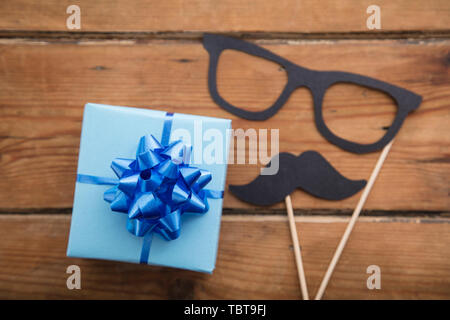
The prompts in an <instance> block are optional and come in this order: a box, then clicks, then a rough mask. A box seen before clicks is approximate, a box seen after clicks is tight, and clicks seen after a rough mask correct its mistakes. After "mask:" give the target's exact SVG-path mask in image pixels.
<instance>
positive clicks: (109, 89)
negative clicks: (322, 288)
mask: <svg viewBox="0 0 450 320" xmlns="http://www.w3.org/2000/svg"><path fill="white" fill-rule="evenodd" d="M257 43H259V44H261V45H263V46H264V47H266V48H268V49H269V50H272V51H273V52H275V53H277V54H279V55H281V56H283V57H285V58H287V59H290V60H291V61H293V62H295V63H298V64H301V65H303V66H305V67H309V68H315V69H319V70H324V69H331V70H343V71H350V72H357V73H361V74H364V75H368V76H372V77H376V78H379V79H381V80H384V81H389V82H391V83H393V84H396V85H400V86H403V87H406V88H408V89H410V90H413V91H415V92H417V93H419V94H421V95H423V97H424V102H423V104H422V105H421V106H420V108H419V110H418V111H417V112H416V113H414V114H412V115H411V116H409V117H408V118H407V120H406V122H405V124H404V126H403V128H402V129H401V130H400V132H399V134H398V136H397V139H396V145H395V148H393V150H392V152H391V154H390V156H389V160H388V161H387V162H386V165H385V166H384V167H383V170H382V172H381V174H380V177H379V179H378V181H377V184H376V186H375V188H374V190H373V191H372V193H371V195H370V198H369V200H368V202H367V204H366V207H365V209H368V210H406V211H408V210H416V211H420V210H423V211H428V210H430V211H447V210H448V208H449V207H450V205H449V197H448V192H447V191H448V170H449V164H450V162H449V153H448V146H449V143H450V140H449V139H450V138H449V137H450V136H449V135H448V115H449V106H450V105H449V102H448V101H449V95H450V80H449V74H448V66H449V63H448V61H449V48H450V45H449V44H450V42H449V40H439V41H436V40H427V41H419V42H415V41H400V40H396V41H394V40H387V41H362V40H361V41H331V42H330V41H287V42H286V41H284V42H281V43H280V42H279V41H261V42H258V41H257ZM0 50H1V52H2V54H1V55H0V66H1V69H2V73H1V74H0V87H1V88H2V89H1V90H0V106H1V108H0V117H1V123H0V137H1V139H0V169H1V171H2V179H0V208H1V210H2V211H8V210H11V209H16V210H18V211H19V210H20V211H25V212H26V211H27V210H28V209H37V210H38V209H40V208H41V209H42V208H68V207H71V206H72V201H73V190H74V184H75V173H76V166H77V155H78V147H79V137H80V129H81V119H82V111H83V105H84V104H85V103H86V102H97V103H106V104H112V105H127V106H136V107H147V108H154V109H161V110H167V111H172V112H181V113H183V112H188V113H193V114H200V115H210V116H218V117H225V118H232V119H233V127H234V128H244V129H248V128H256V129H260V128H268V129H280V151H289V152H292V153H295V154H299V153H300V152H303V151H305V150H309V149H315V150H317V151H320V152H321V153H322V154H323V155H324V156H325V157H326V158H327V159H329V161H330V162H331V163H332V164H333V166H335V167H336V168H337V169H338V170H339V171H340V172H342V174H343V175H344V176H347V177H349V178H351V179H367V178H368V176H369V174H370V171H371V169H372V168H373V165H374V163H375V161H376V158H377V157H378V153H374V154H368V155H353V154H350V153H347V152H344V151H342V150H340V149H338V148H337V147H335V146H333V145H331V144H330V143H328V142H327V141H326V140H325V139H324V138H323V137H321V136H320V135H319V134H318V132H317V130H316V128H315V126H314V123H313V113H312V107H311V96H310V94H309V93H308V92H307V90H306V89H300V90H298V91H296V92H295V93H294V94H293V95H292V96H291V98H290V100H289V101H288V103H287V104H286V105H285V106H284V107H283V108H282V110H281V111H280V112H279V113H278V114H277V115H276V116H275V117H273V118H272V119H270V120H269V121H265V122H250V121H245V120H242V119H238V118H236V117H233V116H232V115H230V114H229V113H227V112H225V111H223V110H222V109H220V108H219V107H218V106H217V105H215V104H214V102H213V101H212V100H211V98H210V96H209V93H208V89H207V84H206V74H207V66H208V55H207V53H206V51H205V50H204V49H203V47H202V45H201V43H200V42H198V41H195V42H182V41H151V42H148V43H142V44H141V43H139V42H136V41H96V42H92V41H88V42H80V43H75V44H74V43H48V42H45V41H36V42H29V41H23V40H2V41H1V42H0ZM228 58H229V59H228V60H226V62H225V65H224V66H225V68H224V70H225V72H223V81H224V85H223V90H229V93H230V94H231V95H232V97H233V99H234V100H235V101H238V102H239V101H241V102H247V103H250V104H252V105H255V106H258V105H259V104H263V103H266V102H267V96H266V95H264V93H265V92H269V93H270V92H271V90H268V89H270V88H273V87H275V85H276V83H275V80H281V81H282V79H280V75H282V73H283V72H282V71H280V70H279V68H272V67H268V68H265V64H264V63H265V61H256V63H252V64H249V63H246V62H247V61H246V60H245V59H242V57H241V56H235V55H230V56H229V57H228ZM242 61H245V65H243V62H242ZM324 61H326V63H324ZM245 66H248V69H247V71H246V70H245V69H244V67H245ZM262 67H264V69H263V68H262ZM238 75H239V76H238ZM255 77H256V78H257V79H261V80H259V81H253V80H254V79H255ZM241 78H242V79H241ZM241 80H242V84H241V82H240V81H241ZM236 83H239V84H240V85H238V86H236V85H235V84H236ZM245 83H251V84H252V85H251V86H250V85H245ZM332 98H333V99H331V101H333V103H332V105H331V108H329V109H327V110H328V111H327V114H326V117H329V118H330V119H331V121H332V123H334V124H336V127H337V129H338V130H341V132H342V133H343V134H344V135H346V136H347V137H349V136H352V135H353V136H355V134H354V131H353V130H355V132H358V130H360V129H367V130H368V131H369V134H373V136H376V135H379V134H380V133H381V134H382V133H383V132H384V131H383V127H384V126H385V125H386V119H387V117H388V115H389V112H388V111H387V110H388V109H386V99H382V98H379V97H377V96H374V95H372V94H371V93H370V92H367V91H364V90H360V89H354V90H350V91H344V92H343V93H342V94H340V93H339V92H337V93H335V94H334V95H333V96H332ZM373 98H375V100H373ZM374 109H376V110H377V111H376V112H375V113H374ZM379 110H383V111H379ZM355 123H356V126H355ZM366 123H370V126H366V127H367V128H366V127H365V124H366ZM339 128H340V129H339ZM356 136H357V135H356ZM247 151H248V150H247ZM105 166H109V163H105ZM257 174H259V166H257V165H231V166H229V171H228V176H227V182H228V183H230V184H243V183H247V182H249V181H251V180H252V179H253V178H254V177H255V176H256V175H257ZM358 196H359V195H356V196H355V197H352V198H350V199H348V200H344V201H339V202H327V201H323V200H319V199H315V198H313V197H310V196H308V195H307V194H305V193H303V192H301V191H295V192H294V194H293V197H292V200H293V205H294V207H296V208H302V209H336V210H342V209H343V210H349V209H353V208H354V206H355V204H356V201H357V198H358ZM224 206H225V208H251V207H250V206H249V205H247V204H244V203H242V202H240V201H238V200H237V199H236V198H234V197H233V196H232V195H230V194H229V193H226V194H225V199H224ZM275 208H281V207H280V206H275Z"/></svg>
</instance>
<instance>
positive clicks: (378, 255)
mask: <svg viewBox="0 0 450 320" xmlns="http://www.w3.org/2000/svg"><path fill="white" fill-rule="evenodd" d="M347 220H348V219H344V218H336V217H326V218H322V217H316V218H312V217H306V218H305V217H297V228H298V231H299V232H300V234H301V240H300V241H301V245H302V251H303V258H304V264H305V269H306V276H307V280H308V284H309V289H310V291H311V294H314V293H315V291H316V290H317V287H318V285H319V282H320V280H321V278H322V276H323V273H324V271H325V269H326V267H327V265H328V262H329V259H330V258H331V255H332V253H333V251H334V249H335V247H336V245H337V242H338V241H339V238H340V236H341V235H342V232H343V230H344V228H345V225H346V222H347ZM69 224H70V215H25V216H24V215H0V297H1V298H4V299H5V298H6V299H13V298H25V299H26V298H32V299H51V298H56V299H61V298H70V299H72V298H74V299H88V298H89V299H103V298H112V299H114V298H122V299H185V298H188V299H298V298H299V288H298V281H297V278H296V271H295V263H294V260H293V257H292V256H293V252H292V249H291V241H290V237H289V231H288V224H287V221H286V218H284V217H279V216H276V217H274V216H265V217H261V216H256V217H253V216H251V217H249V216H227V217H223V221H222V227H221V237H220V244H219V254H218V260H217V267H216V270H215V271H214V273H213V274H212V275H206V274H201V273H196V272H190V271H182V270H177V269H171V268H161V267H152V266H143V265H135V264H128V263H120V262H111V261H100V260H87V259H73V258H67V257H66V256H65V251H66V245H67V239H68V234H69ZM449 241H450V220H449V219H429V218H424V219H421V218H413V219H408V218H404V220H403V221H402V222H395V219H391V218H389V217H378V218H369V217H365V218H362V219H361V220H360V221H358V223H357V225H356V227H355V230H354V232H353V234H352V237H351V239H350V241H349V243H348V245H347V247H346V249H345V252H344V254H343V256H342V258H341V260H340V262H339V264H338V267H337V269H336V271H335V273H334V275H333V278H332V279H331V281H330V284H329V287H328V289H327V292H326V295H325V298H326V299H449V298H450V280H449V279H450V251H449V250H450V249H449V247H448V243H449ZM71 264H76V265H79V266H80V267H81V272H82V284H81V286H82V289H81V290H68V289H67V288H66V279H67V276H68V275H67V274H66V268H67V266H69V265H71ZM373 264H375V265H378V266H380V268H381V290H368V289H367V287H366V281H367V278H368V277H369V274H366V269H367V267H368V266H369V265H373Z"/></svg>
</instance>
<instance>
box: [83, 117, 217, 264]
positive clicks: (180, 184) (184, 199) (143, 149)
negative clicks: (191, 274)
mask: <svg viewBox="0 0 450 320" xmlns="http://www.w3.org/2000/svg"><path fill="white" fill-rule="evenodd" d="M172 120H173V113H167V114H166V117H165V121H164V126H163V133H162V138H161V143H160V142H159V141H158V140H157V139H156V138H155V137H154V136H153V135H145V136H143V137H141V138H140V141H139V145H138V148H137V152H136V158H135V159H125V158H116V159H114V160H113V161H112V163H111V168H112V170H113V171H114V173H115V174H116V176H117V178H108V177H98V176H91V175H84V174H78V175H77V181H78V182H81V183H89V184H97V185H113V187H112V188H110V189H108V190H106V191H105V193H104V196H103V197H104V200H105V201H107V202H109V203H110V206H111V210H112V211H117V212H123V213H126V214H127V215H128V220H127V229H128V231H129V232H130V233H132V234H134V235H135V236H138V237H144V242H143V246H142V249H141V257H140V263H143V264H147V263H148V257H149V253H150V247H151V242H152V237H153V234H154V233H158V234H160V235H161V236H162V237H163V238H164V239H165V240H168V241H170V240H174V239H176V238H178V237H179V235H180V231H181V216H182V215H183V214H184V213H186V212H189V213H199V214H204V213H206V212H207V211H208V209H209V207H208V202H207V201H206V198H212V199H220V198H223V191H217V190H208V189H204V187H205V186H206V185H207V184H208V183H209V182H210V181H211V179H212V176H211V173H210V172H209V171H207V170H202V169H199V168H196V167H192V166H190V165H189V160H190V155H191V152H192V147H191V146H187V145H185V144H184V143H183V142H182V141H181V140H177V141H174V142H172V143H170V144H169V138H170V132H171V129H172Z"/></svg>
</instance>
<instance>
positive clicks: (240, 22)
mask: <svg viewBox="0 0 450 320" xmlns="http://www.w3.org/2000/svg"><path fill="white" fill-rule="evenodd" d="M72 4H74V2H71V1H60V0H46V1H39V2H35V1H32V0H3V1H2V2H1V3H0V16H1V17H2V19H1V21H0V29H2V30H52V31H54V30H56V31H68V29H67V28H66V19H67V17H68V16H69V15H68V14H66V8H67V7H68V6H69V5H72ZM76 4H77V5H79V6H80V8H81V31H82V32H85V31H106V32H111V31H122V32H133V31H145V32H161V31H168V32H177V31H190V32H196V31H214V32H268V31H271V32H301V33H310V32H319V33H327V32H349V31H350V32H371V30H368V28H367V26H366V20H367V18H368V17H369V14H367V13H366V10H367V8H368V7H369V6H371V5H373V4H374V3H373V1H371V0H363V1H332V0H324V1H314V0H304V1H296V0H282V1H251V0H248V1H242V0H224V1H220V2H217V1H210V0H196V1H180V0H166V1H151V2H149V1H144V0H137V1H132V2H130V1H115V2H114V3H111V2H110V1H107V0H99V1H88V0H79V1H76ZM376 4H377V5H378V6H379V7H380V8H381V28H382V31H383V32H386V31H410V30H413V31H417V30H424V31H429V30H448V26H449V25H450V4H449V2H448V1H446V0H429V1H427V2H426V3H423V1H420V0H397V1H389V0H378V1H377V2H376Z"/></svg>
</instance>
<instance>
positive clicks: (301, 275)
mask: <svg viewBox="0 0 450 320" xmlns="http://www.w3.org/2000/svg"><path fill="white" fill-rule="evenodd" d="M284 200H285V202H286V208H287V213H288V219H289V228H290V230H291V238H292V244H293V246H294V254H295V263H296V264H297V273H298V280H299V282H300V288H301V290H302V296H303V300H309V295H308V288H307V286H306V278H305V271H304V270H303V261H302V254H301V252H300V245H299V243H298V236H297V228H296V226H295V219H294V210H293V209H292V202H291V197H290V196H286V198H285V199H284Z"/></svg>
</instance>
